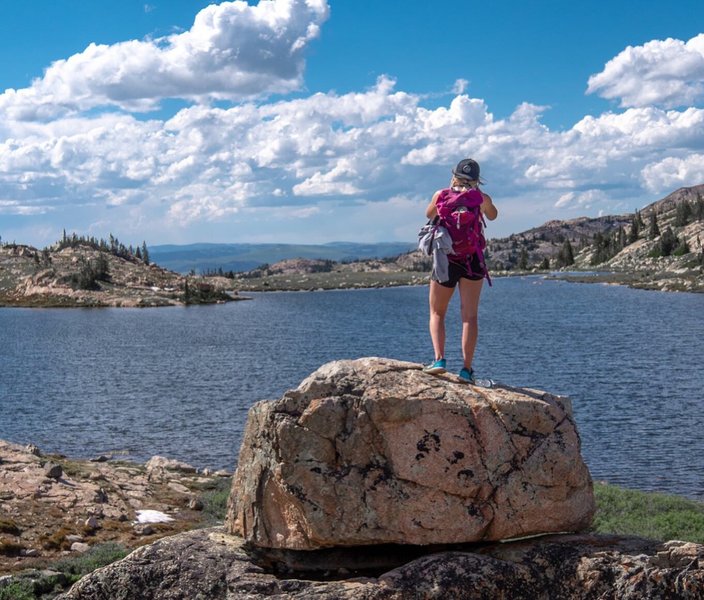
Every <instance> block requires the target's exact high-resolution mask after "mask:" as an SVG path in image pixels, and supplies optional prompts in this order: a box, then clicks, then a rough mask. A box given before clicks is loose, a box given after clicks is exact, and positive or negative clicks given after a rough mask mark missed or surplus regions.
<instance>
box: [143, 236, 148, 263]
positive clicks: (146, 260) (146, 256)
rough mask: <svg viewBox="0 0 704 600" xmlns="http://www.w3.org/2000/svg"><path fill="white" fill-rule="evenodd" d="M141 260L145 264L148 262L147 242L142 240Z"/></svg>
mask: <svg viewBox="0 0 704 600" xmlns="http://www.w3.org/2000/svg"><path fill="white" fill-rule="evenodd" d="M142 260H143V261H144V264H145V265H148V264H149V249H148V248H147V242H146V241H145V242H142Z"/></svg>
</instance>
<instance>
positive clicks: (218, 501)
mask: <svg viewBox="0 0 704 600" xmlns="http://www.w3.org/2000/svg"><path fill="white" fill-rule="evenodd" d="M231 487H232V478H231V477H223V478H220V479H217V480H216V481H214V482H213V484H212V486H211V487H210V488H208V489H206V490H205V491H204V492H203V493H202V494H201V496H200V499H201V502H203V521H204V525H205V526H206V527H208V526H210V525H213V524H216V523H222V522H223V521H224V520H225V513H226V512H227V498H228V496H229V495H230V488H231Z"/></svg>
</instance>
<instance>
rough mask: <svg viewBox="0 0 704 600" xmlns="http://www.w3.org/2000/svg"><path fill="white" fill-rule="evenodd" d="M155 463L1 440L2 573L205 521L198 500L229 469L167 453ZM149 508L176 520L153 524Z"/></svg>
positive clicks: (139, 540) (131, 542) (135, 541)
mask: <svg viewBox="0 0 704 600" xmlns="http://www.w3.org/2000/svg"><path fill="white" fill-rule="evenodd" d="M148 465H149V468H147V467H146V466H144V465H138V464H134V463H128V462H124V461H123V462H119V461H112V460H108V457H105V456H101V457H98V458H96V459H95V460H93V461H90V460H71V459H67V458H66V457H62V456H58V455H50V456H44V455H43V454H42V452H41V451H40V450H39V449H38V448H37V447H36V446H32V445H30V446H20V445H18V444H12V443H9V442H5V441H2V440H0V575H2V574H3V573H9V572H16V571H20V570H22V569H26V568H29V567H33V566H36V564H41V563H42V562H46V561H47V560H52V559H56V558H58V557H61V556H64V555H66V554H67V553H68V552H83V551H85V550H87V549H88V548H89V547H90V546H94V545H98V544H101V543H104V542H108V541H111V542H119V543H121V544H123V545H124V546H126V547H127V548H132V547H135V546H137V545H140V544H143V543H145V541H150V540H155V539H157V538H158V537H161V536H164V535H171V534H173V533H178V532H181V531H184V530H187V529H191V528H193V527H196V526H202V524H203V520H204V516H203V513H202V508H203V506H202V502H201V503H200V507H199V506H198V502H199V501H200V497H201V495H202V494H203V491H204V490H207V489H211V488H213V487H215V486H216V485H217V484H218V482H220V481H221V479H220V475H222V473H221V474H219V475H218V476H216V477H212V476H205V474H203V473H198V472H196V469H194V468H193V467H191V466H189V465H186V464H184V463H180V462H177V461H172V460H167V459H164V458H160V457H154V458H153V459H152V460H151V461H149V463H148ZM145 513H146V514H147V515H157V516H158V515H163V517H168V518H169V520H168V521H165V519H164V518H162V519H159V522H158V523H153V521H154V519H152V523H153V524H152V523H149V522H148V521H149V519H145V518H144V516H145ZM145 521H147V522H145ZM208 524H212V521H211V522H209V523H208Z"/></svg>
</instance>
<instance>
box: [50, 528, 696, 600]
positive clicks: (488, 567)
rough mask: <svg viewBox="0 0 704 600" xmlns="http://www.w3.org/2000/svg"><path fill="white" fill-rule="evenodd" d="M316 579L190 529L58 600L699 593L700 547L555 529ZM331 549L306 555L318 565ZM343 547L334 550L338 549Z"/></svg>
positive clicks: (605, 599) (345, 561) (541, 598)
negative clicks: (272, 567) (258, 560)
mask: <svg viewBox="0 0 704 600" xmlns="http://www.w3.org/2000/svg"><path fill="white" fill-rule="evenodd" d="M346 551H347V552H349V553H350V556H348V557H347V558H345V557H344V556H341V555H336V557H335V559H336V560H338V563H337V567H336V566H335V565H334V564H332V563H330V564H328V567H329V569H330V570H329V571H328V572H327V573H325V574H324V575H322V576H321V575H318V576H315V575H314V574H311V573H307V574H305V575H302V574H298V575H296V574H294V573H291V572H272V571H271V570H268V569H266V568H263V567H262V566H261V565H259V564H257V563H256V562H255V561H253V560H252V557H251V556H250V555H249V554H248V553H247V551H246V549H245V547H244V546H243V540H242V539H241V538H237V537H235V536H231V535H226V534H224V533H223V531H222V529H220V528H214V529H200V530H196V531H189V532H187V533H182V534H179V535H176V536H172V537H169V538H162V539H161V540H159V541H157V542H155V543H153V544H151V545H149V546H145V547H142V548H140V549H138V550H136V551H135V552H133V553H132V554H131V555H130V556H128V557H127V558H125V559H123V560H121V561H119V562H117V563H114V564H112V565H110V566H108V567H105V568H103V569H99V570H97V571H95V572H93V573H91V574H90V575H87V576H86V577H84V578H83V579H81V580H80V581H79V582H78V583H77V584H76V585H75V586H73V588H72V589H71V590H70V591H69V592H68V593H67V594H65V595H63V596H60V597H59V598H60V600H115V599H118V598H124V599H134V598H139V599H140V600H182V599H184V598H189V599H190V598H203V599H206V598H207V599H208V600H257V599H261V598H279V599H285V598H290V599H301V600H304V599H305V600H308V599H310V598H316V599H317V600H328V599H329V600H333V599H334V600H342V599H345V598H350V599H354V600H447V599H450V598H452V599H453V600H472V599H487V598H526V599H527V598H530V599H534V600H572V599H574V600H577V599H583V598H594V599H596V598H599V599H600V600H643V599H644V598H663V599H665V598H672V599H673V600H674V599H678V600H687V599H692V600H695V599H700V598H702V597H703V596H702V594H704V546H701V545H699V544H691V543H685V542H676V541H673V542H665V543H662V542H655V541H652V540H644V539H641V538H634V537H621V536H604V535H551V536H546V537H543V538H538V539H531V540H524V541H521V542H508V543H494V544H482V545H475V546H474V547H467V548H462V549H454V550H452V551H445V552H434V553H430V554H427V555H425V556H421V557H418V558H415V559H409V560H408V561H406V562H405V563H403V564H401V566H397V567H396V568H393V567H388V568H386V569H384V568H380V569H377V570H376V572H369V571H367V572H355V571H354V570H352V571H351V572H350V569H348V568H346V567H345V565H350V564H351V562H353V561H351V560H350V557H352V556H353V555H354V554H359V553H363V552H364V551H365V550H364V549H361V548H355V549H347V550H346ZM326 552H330V551H329V550H327V551H325V550H322V551H316V552H313V553H310V552H303V553H301V554H302V555H308V554H312V556H311V557H310V558H309V559H308V560H309V562H310V564H311V565H312V566H314V565H315V564H318V563H320V561H321V560H324V554H323V553H326ZM333 552H337V550H333Z"/></svg>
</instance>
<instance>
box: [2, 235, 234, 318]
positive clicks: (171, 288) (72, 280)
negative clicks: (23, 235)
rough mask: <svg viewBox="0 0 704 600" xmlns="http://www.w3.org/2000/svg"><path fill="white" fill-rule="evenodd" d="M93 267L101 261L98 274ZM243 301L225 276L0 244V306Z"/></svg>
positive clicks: (86, 251)
mask: <svg viewBox="0 0 704 600" xmlns="http://www.w3.org/2000/svg"><path fill="white" fill-rule="evenodd" d="M96 265H102V271H103V272H101V274H100V276H99V277H98V275H96V273H95V271H96V270H97V268H98V267H97V266H96ZM239 299H243V298H241V297H240V296H238V294H237V291H236V290H235V287H234V284H233V281H232V280H231V279H227V278H225V277H208V278H204V277H196V276H184V275H179V274H178V273H174V272H171V271H168V270H166V269H163V268H161V267H159V266H158V265H155V264H146V263H144V262H143V261H141V260H138V259H135V258H131V259H130V258H125V257H122V256H116V255H114V254H112V253H110V252H107V251H101V250H97V249H95V248H93V247H90V246H85V245H78V246H76V247H67V248H63V249H61V250H56V249H52V250H50V249H45V250H43V251H40V250H37V249H36V248H33V247H31V246H21V245H17V244H0V306H30V307H32V306H39V307H45V306H65V307H71V306H114V307H118V306H119V307H148V306H177V305H183V304H204V303H214V302H226V301H230V300H239Z"/></svg>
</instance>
